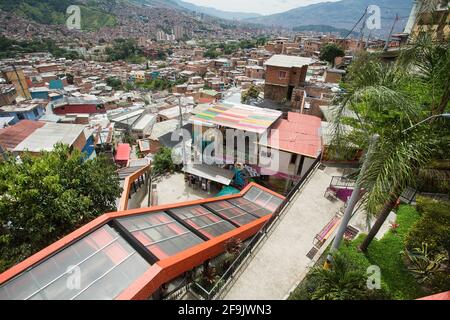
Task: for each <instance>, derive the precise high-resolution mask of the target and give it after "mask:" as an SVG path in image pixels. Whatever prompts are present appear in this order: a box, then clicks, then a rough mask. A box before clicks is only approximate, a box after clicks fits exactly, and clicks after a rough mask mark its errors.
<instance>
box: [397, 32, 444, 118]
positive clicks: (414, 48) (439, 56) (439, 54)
mask: <svg viewBox="0 0 450 320" xmlns="http://www.w3.org/2000/svg"><path fill="white" fill-rule="evenodd" d="M399 64H400V65H401V66H402V67H403V68H408V70H409V72H410V73H413V74H414V75H415V76H416V77H415V78H416V81H418V82H420V84H421V85H423V86H424V87H427V88H428V95H429V96H430V98H431V99H430V100H431V101H430V103H431V107H430V108H431V112H432V114H433V115H438V114H442V113H444V112H445V110H446V108H447V107H448V103H449V101H450V46H449V42H448V41H436V40H435V39H433V37H432V35H431V34H430V33H420V34H419V35H417V37H416V38H415V39H414V41H413V42H412V43H411V44H410V45H409V46H407V47H405V48H404V49H403V50H402V53H401V55H400V59H399Z"/></svg>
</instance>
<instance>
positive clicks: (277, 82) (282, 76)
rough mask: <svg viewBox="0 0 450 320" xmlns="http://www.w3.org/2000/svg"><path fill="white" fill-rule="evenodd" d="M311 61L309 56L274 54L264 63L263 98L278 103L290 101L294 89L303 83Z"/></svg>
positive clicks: (312, 61)
mask: <svg viewBox="0 0 450 320" xmlns="http://www.w3.org/2000/svg"><path fill="white" fill-rule="evenodd" d="M313 63H314V60H313V59H311V58H305V57H296V56H285V55H274V56H273V57H272V58H270V59H269V60H267V61H266V63H265V66H266V84H265V88H264V98H265V99H269V100H273V101H277V102H280V103H281V102H283V101H290V100H291V98H292V93H293V91H294V89H295V88H296V87H301V86H303V85H304V83H305V80H306V73H307V71H308V66H309V65H311V64H313Z"/></svg>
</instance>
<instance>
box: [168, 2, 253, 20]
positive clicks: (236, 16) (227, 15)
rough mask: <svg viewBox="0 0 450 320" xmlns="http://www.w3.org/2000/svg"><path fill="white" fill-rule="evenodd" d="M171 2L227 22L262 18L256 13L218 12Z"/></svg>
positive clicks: (213, 9)
mask: <svg viewBox="0 0 450 320" xmlns="http://www.w3.org/2000/svg"><path fill="white" fill-rule="evenodd" d="M172 1H173V2H176V3H177V4H178V5H179V6H181V7H183V8H185V9H188V10H191V11H196V12H198V13H204V14H207V15H210V16H213V17H218V18H221V19H227V20H244V19H251V18H258V17H262V15H260V14H258V13H247V12H231V11H222V10H218V9H215V8H212V7H204V6H198V5H195V4H193V3H189V2H185V1H181V0H172Z"/></svg>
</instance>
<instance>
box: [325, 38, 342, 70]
mask: <svg viewBox="0 0 450 320" xmlns="http://www.w3.org/2000/svg"><path fill="white" fill-rule="evenodd" d="M343 56H345V52H344V50H342V48H341V47H339V46H337V45H335V44H334V43H329V44H326V45H325V46H323V47H322V49H321V50H320V60H323V61H328V62H329V63H331V65H332V66H333V67H334V60H335V59H336V58H337V57H343Z"/></svg>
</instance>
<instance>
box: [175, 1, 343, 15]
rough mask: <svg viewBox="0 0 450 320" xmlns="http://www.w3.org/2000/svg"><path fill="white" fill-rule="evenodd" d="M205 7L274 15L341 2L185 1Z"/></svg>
mask: <svg viewBox="0 0 450 320" xmlns="http://www.w3.org/2000/svg"><path fill="white" fill-rule="evenodd" d="M183 1H185V2H190V3H194V4H197V5H201V6H205V7H213V8H216V9H220V10H224V11H234V12H237V11H239V12H254V13H259V14H264V15H267V14H273V13H279V12H284V11H287V10H290V9H294V8H297V7H302V6H306V5H309V4H313V3H319V2H327V1H328V2H335V1H339V0H183Z"/></svg>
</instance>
